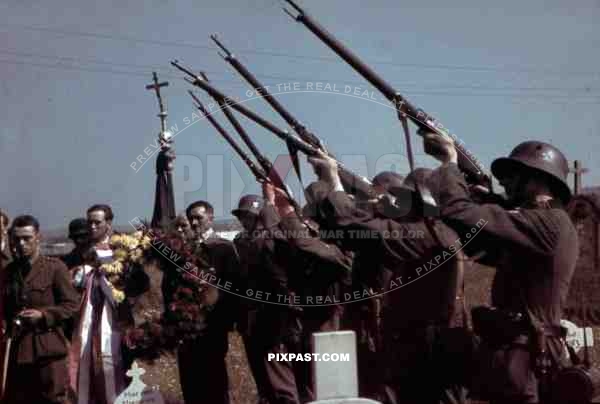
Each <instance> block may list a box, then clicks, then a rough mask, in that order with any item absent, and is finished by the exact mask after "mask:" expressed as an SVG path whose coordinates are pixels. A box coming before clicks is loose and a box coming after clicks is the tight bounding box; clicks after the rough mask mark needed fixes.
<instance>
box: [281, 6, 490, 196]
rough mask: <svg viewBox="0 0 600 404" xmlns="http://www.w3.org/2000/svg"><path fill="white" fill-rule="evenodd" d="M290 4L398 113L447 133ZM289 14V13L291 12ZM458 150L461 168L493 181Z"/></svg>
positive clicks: (485, 181)
mask: <svg viewBox="0 0 600 404" xmlns="http://www.w3.org/2000/svg"><path fill="white" fill-rule="evenodd" d="M285 1H286V2H287V3H289V4H290V5H291V6H292V7H293V8H294V9H295V10H296V11H297V12H298V13H299V14H298V15H297V16H296V17H295V20H296V21H298V22H300V23H302V24H303V25H304V26H305V27H306V28H308V30H309V31H311V32H312V33H313V34H314V35H315V36H317V37H318V38H319V39H320V40H321V41H323V42H324V43H325V44H326V45H327V46H328V47H329V48H330V49H331V50H332V51H333V52H335V53H336V54H337V55H338V56H339V57H341V58H342V59H343V60H344V61H346V63H348V64H349V65H350V66H351V67H352V68H354V70H356V71H357V72H358V73H359V74H360V75H361V76H363V78H365V79H366V80H367V81H368V82H369V83H371V84H372V85H373V86H374V87H375V88H377V90H379V92H381V93H382V94H383V95H384V97H386V98H387V99H388V100H389V101H390V102H393V103H394V104H395V106H396V108H397V110H398V112H400V113H402V114H405V115H406V116H407V117H408V118H409V119H410V120H411V121H412V122H413V123H414V124H415V125H417V126H418V127H419V129H421V130H422V129H426V130H428V131H431V132H433V133H437V134H440V135H443V134H445V135H448V134H449V133H448V131H447V130H446V129H443V128H445V127H444V126H443V125H441V124H440V123H439V121H438V120H436V119H435V118H433V117H432V116H430V115H429V114H427V113H425V112H424V111H423V110H422V109H420V108H417V107H415V106H414V105H413V104H411V103H410V102H409V101H408V100H407V99H406V98H404V97H402V95H400V93H399V92H398V91H397V90H395V89H394V88H393V87H392V86H391V85H390V84H389V83H387V82H386V81H385V80H384V79H383V78H382V77H381V76H380V75H378V74H377V73H375V71H374V70H373V69H371V68H370V67H369V66H367V65H366V64H365V63H364V62H363V61H362V60H361V59H360V58H359V57H358V56H357V55H356V54H354V53H353V52H352V51H351V50H350V49H348V48H347V47H346V46H345V45H344V44H342V43H341V42H340V41H339V40H338V39H336V38H335V37H334V36H333V34H331V33H330V32H329V31H327V30H326V29H325V28H324V27H323V26H321V24H319V23H318V22H317V21H316V20H315V19H314V18H313V17H312V16H310V15H309V14H307V13H306V12H305V11H304V10H303V9H302V8H301V7H300V6H298V5H297V4H296V3H295V2H294V1H292V0H285ZM288 14H290V13H289V12H288ZM455 147H456V150H457V151H458V164H459V166H460V168H461V169H462V171H463V172H464V173H465V174H466V175H467V177H469V178H470V179H471V181H473V182H475V183H478V184H485V185H487V186H489V185H490V184H491V181H490V178H489V176H488V175H486V174H485V173H484V172H483V169H482V168H481V167H480V165H479V164H478V163H477V162H476V161H473V159H472V158H471V157H470V153H469V152H468V151H467V150H466V148H465V147H464V145H462V144H456V143H455Z"/></svg>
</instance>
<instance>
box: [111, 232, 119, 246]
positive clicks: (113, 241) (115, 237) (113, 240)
mask: <svg viewBox="0 0 600 404" xmlns="http://www.w3.org/2000/svg"><path fill="white" fill-rule="evenodd" d="M109 243H110V244H121V235H119V234H114V235H112V236H111V238H110V241H109Z"/></svg>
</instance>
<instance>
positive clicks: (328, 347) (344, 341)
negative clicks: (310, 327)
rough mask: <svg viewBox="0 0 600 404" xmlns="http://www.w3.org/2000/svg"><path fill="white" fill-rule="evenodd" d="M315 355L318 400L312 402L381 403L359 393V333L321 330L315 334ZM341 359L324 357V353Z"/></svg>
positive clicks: (336, 403)
mask: <svg viewBox="0 0 600 404" xmlns="http://www.w3.org/2000/svg"><path fill="white" fill-rule="evenodd" d="M313 346H314V350H315V353H318V354H319V358H320V359H321V360H319V361H316V360H314V359H313V362H312V366H313V369H314V374H315V385H314V391H315V396H316V401H313V402H311V403H309V404H380V403H379V402H378V401H374V400H371V399H367V398H360V397H358V370H357V364H356V335H355V333H354V331H335V332H318V333H314V334H313ZM324 354H328V355H329V358H330V359H334V358H336V357H337V358H339V359H340V360H339V361H337V360H336V361H332V360H329V361H324V360H323V359H324V358H323V355H324Z"/></svg>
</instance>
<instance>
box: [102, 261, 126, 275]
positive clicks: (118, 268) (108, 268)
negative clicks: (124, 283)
mask: <svg viewBox="0 0 600 404" xmlns="http://www.w3.org/2000/svg"><path fill="white" fill-rule="evenodd" d="M100 269H101V270H102V271H104V272H105V273H107V274H120V273H121V272H122V271H123V263H122V262H120V261H115V262H113V263H111V264H103V265H101V266H100Z"/></svg>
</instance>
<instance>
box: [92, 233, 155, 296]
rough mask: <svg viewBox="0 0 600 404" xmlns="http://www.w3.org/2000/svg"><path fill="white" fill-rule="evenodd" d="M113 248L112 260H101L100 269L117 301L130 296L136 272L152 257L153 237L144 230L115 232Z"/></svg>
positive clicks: (111, 241) (112, 242)
mask: <svg viewBox="0 0 600 404" xmlns="http://www.w3.org/2000/svg"><path fill="white" fill-rule="evenodd" d="M109 247H110V249H111V250H112V257H111V259H110V260H101V262H99V263H98V268H99V270H100V271H101V272H102V273H103V274H104V276H105V278H106V281H107V285H108V287H109V288H110V290H111V293H112V297H113V299H114V301H115V302H116V303H121V302H122V301H123V300H125V298H126V297H128V294H129V293H128V292H129V290H131V288H130V287H129V286H130V285H129V284H128V283H130V280H131V279H132V277H133V278H135V272H139V271H143V266H144V263H145V261H146V260H147V259H148V258H150V256H151V253H150V248H151V239H150V238H149V237H148V235H146V234H144V232H142V231H137V232H135V233H133V234H115V235H113V236H112V237H111V238H110V240H109Z"/></svg>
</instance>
